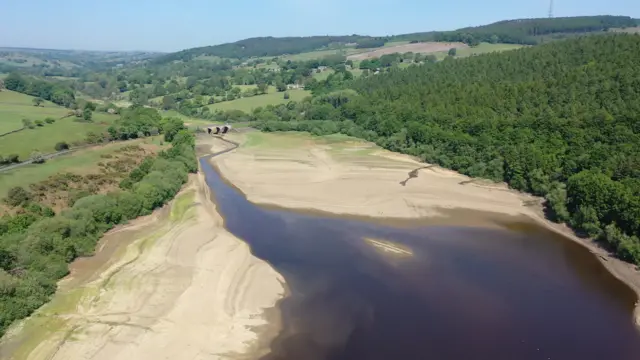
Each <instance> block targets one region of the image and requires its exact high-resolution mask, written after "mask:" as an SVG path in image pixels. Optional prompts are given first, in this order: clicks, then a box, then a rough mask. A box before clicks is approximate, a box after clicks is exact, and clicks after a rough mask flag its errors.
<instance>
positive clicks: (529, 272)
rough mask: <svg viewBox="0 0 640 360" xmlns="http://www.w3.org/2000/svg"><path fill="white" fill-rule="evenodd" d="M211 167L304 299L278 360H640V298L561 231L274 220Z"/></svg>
mask: <svg viewBox="0 0 640 360" xmlns="http://www.w3.org/2000/svg"><path fill="white" fill-rule="evenodd" d="M200 161H201V165H202V169H203V171H204V172H205V175H206V179H207V183H208V185H209V186H210V187H211V189H212V193H213V194H214V196H215V201H216V202H217V204H218V209H219V211H220V213H221V214H222V216H223V217H224V219H225V226H226V227H227V229H228V230H229V231H231V232H232V233H233V234H234V235H236V236H237V237H239V238H241V239H243V240H244V241H246V242H247V243H248V244H249V245H250V246H251V248H252V252H253V254H254V255H255V256H257V257H259V258H261V259H263V260H266V261H268V262H269V263H270V264H272V265H273V266H274V267H275V268H276V270H277V271H278V272H280V273H281V274H282V275H283V276H284V277H285V279H286V281H287V285H288V287H289V288H290V295H289V296H288V297H286V298H285V299H284V300H283V301H281V303H280V308H281V311H282V321H283V330H282V332H281V333H280V335H279V336H278V337H277V338H276V339H275V340H274V342H273V343H272V352H271V354H269V355H267V356H265V359H287V360H289V359H291V360H301V359H304V360H307V359H345V360H346V359H350V360H354V359H464V360H467V359H509V360H511V359H519V360H527V359H532V360H533V359H579V360H588V359H594V360H596V359H597V360H602V359H611V360H614V359H615V360H625V359H629V360H632V359H633V360H638V359H640V333H639V332H638V331H637V330H636V329H635V327H634V325H633V323H632V317H631V312H632V308H633V304H634V302H635V300H636V297H635V294H634V293H633V292H632V291H631V290H630V289H628V288H627V287H626V286H624V285H623V284H622V283H621V282H619V281H618V280H617V279H615V278H614V277H613V276H612V275H610V274H609V273H608V272H607V271H606V270H605V269H604V267H603V266H602V265H601V264H600V263H599V262H598V261H597V259H596V258H595V257H594V256H593V255H591V254H590V253H589V252H588V251H587V250H586V249H584V248H582V247H581V246H579V245H577V244H575V243H573V242H571V241H569V240H566V239H563V238H562V237H560V236H558V235H557V234H555V233H553V232H550V231H548V230H545V229H543V228H540V227H538V226H535V225H532V224H528V223H526V222H522V221H517V220H514V219H510V220H504V219H498V220H496V221H493V222H489V221H486V220H484V221H486V225H488V227H468V226H467V227H464V226H450V225H448V226H440V225H438V224H439V223H447V224H450V223H452V222H454V223H458V224H467V223H471V219H472V216H471V215H470V213H469V212H452V213H451V214H450V215H452V216H453V217H452V218H449V219H448V220H447V221H446V222H445V221H444V220H443V219H430V220H422V221H415V222H413V223H412V224H407V223H404V224H397V225H396V224H387V225H383V224H380V223H381V222H383V221H382V220H380V221H378V222H380V223H376V221H364V220H356V219H340V218H337V217H335V216H334V217H324V216H321V215H318V214H313V215H310V214H305V213H300V212H295V211H289V210H284V209H277V208H271V207H270V208H265V207H261V206H256V205H254V204H251V203H249V202H248V201H247V200H246V198H245V197H244V196H243V195H242V194H241V193H240V192H239V191H237V190H236V189H235V188H233V187H231V186H229V184H227V183H226V182H225V181H224V180H223V179H222V178H221V177H220V176H219V174H218V173H217V172H216V171H215V170H214V169H213V168H212V166H211V165H210V164H209V163H208V161H207V160H206V159H205V158H202V159H201V160H200ZM466 219H469V221H468V222H467V221H466ZM477 222H478V220H477V218H474V220H473V223H477ZM367 237H368V238H375V239H382V240H387V241H393V242H395V243H397V244H400V245H402V246H403V247H406V248H408V249H410V250H411V251H412V252H413V255H412V256H406V255H398V254H393V253H385V252H382V251H381V250H380V249H378V248H376V247H374V246H372V245H371V244H369V243H367V242H366V241H365V240H363V239H364V238H367Z"/></svg>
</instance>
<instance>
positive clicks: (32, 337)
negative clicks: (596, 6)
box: [0, 176, 284, 360]
mask: <svg viewBox="0 0 640 360" xmlns="http://www.w3.org/2000/svg"><path fill="white" fill-rule="evenodd" d="M222 224H223V223H222V218H221V217H220V215H219V214H218V213H217V212H216V208H215V205H214V204H213V203H212V202H211V201H210V200H209V191H208V188H207V187H206V185H205V184H204V179H203V178H202V177H201V176H193V177H192V178H191V179H190V183H189V185H188V186H187V187H186V188H185V189H184V190H183V191H182V193H181V194H180V195H179V196H178V197H177V198H176V200H174V201H173V202H172V204H171V205H170V208H167V209H165V210H164V211H159V212H157V213H155V214H154V216H151V217H149V218H146V219H138V220H136V221H134V222H132V224H130V225H129V226H127V227H124V228H123V229H119V230H117V231H112V232H111V233H110V234H108V235H107V236H106V237H105V239H103V241H101V244H100V245H99V248H102V251H104V252H105V253H108V256H101V253H100V252H98V254H97V255H96V256H95V257H93V258H86V259H80V260H79V261H77V262H76V263H75V264H73V265H72V275H71V276H69V277H68V278H66V279H64V280H62V281H61V283H60V286H59V290H58V293H57V294H56V295H55V297H54V299H53V300H52V302H50V303H49V304H47V305H45V306H44V307H43V308H41V309H40V310H38V311H37V313H36V314H35V315H34V316H32V317H31V318H29V319H27V320H26V321H24V322H23V324H21V325H19V326H16V327H14V329H13V330H12V331H11V332H10V333H9V334H8V336H6V337H5V339H4V341H3V344H2V347H0V358H2V359H11V358H13V359H34V360H40V359H47V360H51V359H60V360H80V359H83V360H84V359H87V360H88V359H91V360H98V359H105V360H106V359H136V360H145V359H149V360H152V359H153V360H157V359H224V358H236V355H237V354H241V353H242V354H253V355H250V356H256V357H257V356H258V355H259V354H260V353H263V352H265V351H266V350H268V348H266V345H268V343H269V339H270V338H272V337H273V336H275V335H277V332H278V329H277V325H278V324H277V321H274V322H272V323H271V324H267V320H266V318H265V314H264V312H265V310H266V309H270V308H273V307H274V306H275V304H276V302H277V300H279V299H280V298H281V297H282V296H283V295H284V284H283V281H284V280H283V279H282V277H281V276H280V275H279V274H278V273H276V271H275V270H273V269H272V268H271V267H270V266H269V265H268V264H267V263H266V262H264V261H262V260H259V259H257V258H255V257H254V256H253V255H252V254H251V253H250V250H249V247H248V246H247V245H246V244H245V243H244V242H242V241H240V240H239V239H237V238H235V237H234V236H233V235H231V234H230V233H229V232H227V231H226V230H225V229H224V228H223V226H222ZM131 237H132V238H131ZM110 241H113V242H118V241H119V242H122V244H123V245H122V246H119V245H118V244H113V243H112V244H108V243H109V242H110ZM274 317H275V316H274ZM259 334H260V335H261V336H260V339H259ZM258 340H259V341H258Z"/></svg>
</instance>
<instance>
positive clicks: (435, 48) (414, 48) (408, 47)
mask: <svg viewBox="0 0 640 360" xmlns="http://www.w3.org/2000/svg"><path fill="white" fill-rule="evenodd" d="M466 47H469V46H468V45H467V44H463V43H459V42H451V43H446V42H424V43H417V44H405V45H398V46H389V47H383V48H378V49H375V50H371V51H367V52H363V53H359V54H354V55H349V56H347V59H349V60H364V59H370V58H377V57H380V56H382V55H387V54H394V53H401V54H402V53H406V52H414V53H420V54H429V53H434V52H439V51H448V50H449V49H451V48H457V49H459V48H466Z"/></svg>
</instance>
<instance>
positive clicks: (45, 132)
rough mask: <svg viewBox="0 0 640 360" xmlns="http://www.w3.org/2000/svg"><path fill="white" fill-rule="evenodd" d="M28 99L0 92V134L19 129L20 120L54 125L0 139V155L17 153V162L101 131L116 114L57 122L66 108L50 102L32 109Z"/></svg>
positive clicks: (26, 130) (45, 125)
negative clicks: (50, 118)
mask: <svg viewBox="0 0 640 360" xmlns="http://www.w3.org/2000/svg"><path fill="white" fill-rule="evenodd" d="M32 99H33V97H31V96H28V95H24V94H20V93H16V92H12V91H3V92H0V132H3V133H4V132H8V131H11V130H16V129H20V128H22V119H29V120H31V121H35V120H44V119H45V118H46V117H53V118H55V119H56V122H54V123H53V124H46V123H45V124H44V126H36V127H35V128H33V129H25V130H23V131H20V132H17V133H14V134H10V135H7V136H4V137H2V138H1V139H2V140H1V141H0V155H3V156H6V155H9V154H18V155H19V156H20V159H21V160H25V159H27V158H28V157H29V156H30V155H31V153H32V152H33V151H35V150H37V151H40V152H42V153H50V152H54V151H55V150H54V146H55V144H56V143H58V142H60V141H65V142H67V143H69V144H71V143H73V142H75V141H81V140H83V139H85V138H86V136H87V133H88V132H90V131H93V132H102V131H104V130H106V128H107V127H108V126H109V125H111V124H112V123H113V122H114V121H115V120H116V119H118V116H117V115H109V114H104V113H97V112H96V113H94V114H93V122H83V121H82V122H81V121H76V118H75V117H69V118H64V119H61V117H63V116H65V115H66V114H67V113H68V112H69V110H68V109H65V108H63V107H60V106H57V105H55V104H53V103H50V102H45V103H44V107H35V106H33V105H32V104H31V100H32Z"/></svg>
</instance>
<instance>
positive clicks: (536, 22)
mask: <svg viewBox="0 0 640 360" xmlns="http://www.w3.org/2000/svg"><path fill="white" fill-rule="evenodd" d="M636 21H637V19H632V18H630V17H628V16H609V15H605V16H578V17H558V18H539V19H520V20H505V21H499V22H496V23H493V24H489V25H483V26H476V27H467V28H462V29H458V30H454V31H443V32H437V31H432V32H425V33H414V34H405V35H398V36H393V37H391V38H390V39H392V40H404V41H461V42H464V43H467V44H469V45H474V44H477V43H480V42H495V43H498V42H500V43H507V44H523V45H536V44H539V43H540V42H543V41H545V40H548V39H550V38H551V39H553V38H562V37H569V36H571V35H575V34H585V33H593V32H602V31H607V30H609V29H611V28H623V27H632V26H635V25H636Z"/></svg>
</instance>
